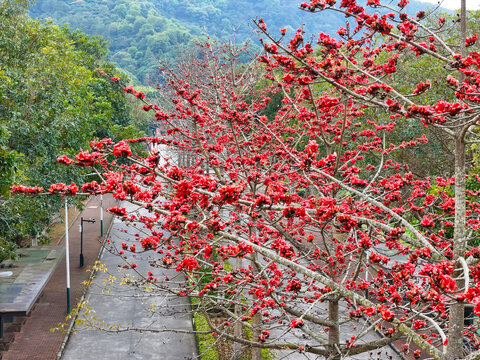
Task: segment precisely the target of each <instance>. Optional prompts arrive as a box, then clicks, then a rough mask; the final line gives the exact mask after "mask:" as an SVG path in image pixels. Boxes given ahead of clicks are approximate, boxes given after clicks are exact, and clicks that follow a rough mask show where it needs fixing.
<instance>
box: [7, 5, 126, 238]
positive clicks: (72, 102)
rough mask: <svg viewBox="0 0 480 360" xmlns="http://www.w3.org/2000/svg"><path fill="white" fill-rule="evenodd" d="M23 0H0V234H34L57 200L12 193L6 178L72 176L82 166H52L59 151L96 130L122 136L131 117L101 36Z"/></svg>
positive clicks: (80, 143)
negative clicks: (37, 16)
mask: <svg viewBox="0 0 480 360" xmlns="http://www.w3.org/2000/svg"><path fill="white" fill-rule="evenodd" d="M28 5H29V4H28V3H22V2H12V1H1V2H0V57H1V58H2V63H1V64H0V168H1V171H0V207H1V210H0V237H1V239H2V240H15V239H18V240H19V239H21V238H23V237H25V236H38V235H39V233H40V232H41V231H42V230H43V229H44V227H45V224H47V223H48V222H49V221H50V218H51V217H52V215H53V214H54V212H55V209H56V208H57V207H58V203H59V201H58V199H57V200H56V201H55V200H54V199H53V198H52V199H29V200H26V201H22V200H18V201H12V199H11V198H10V192H9V188H10V186H11V185H13V184H14V183H18V182H24V183H31V184H36V185H39V186H47V185H48V184H50V183H51V182H53V181H54V180H57V179H65V181H66V180H67V179H71V180H75V181H79V179H80V176H81V175H82V172H81V171H78V170H73V171H72V170H71V169H61V168H58V167H57V166H56V158H57V157H58V155H59V153H67V154H73V153H74V152H76V151H78V149H81V148H86V147H87V146H88V142H89V141H90V140H91V139H92V138H95V137H99V138H104V137H112V138H117V139H118V138H121V137H122V136H123V133H124V132H125V131H126V130H128V129H129V128H131V127H132V126H133V125H132V124H134V121H133V120H131V119H130V113H129V112H130V105H129V104H128V101H127V100H126V99H125V97H124V94H123V93H122V92H121V91H118V85H117V83H116V82H112V80H111V78H112V77H113V76H119V77H121V78H122V81H125V80H127V78H126V77H125V76H124V75H121V74H120V72H119V71H118V69H116V68H115V67H114V66H113V65H112V64H111V63H109V62H107V61H106V55H107V48H106V44H105V42H104V40H103V39H101V38H99V37H94V36H89V35H85V34H84V33H82V32H81V31H79V30H75V31H71V30H70V29H69V28H68V27H66V26H64V27H62V28H60V27H58V26H56V25H53V24H51V23H42V22H40V21H39V20H33V19H31V18H29V17H28V15H27V6H28ZM107 73H108V74H109V75H108V76H107V77H106V76H105V74H107ZM118 81H120V78H119V80H118ZM131 133H132V132H131V131H130V134H131Z"/></svg>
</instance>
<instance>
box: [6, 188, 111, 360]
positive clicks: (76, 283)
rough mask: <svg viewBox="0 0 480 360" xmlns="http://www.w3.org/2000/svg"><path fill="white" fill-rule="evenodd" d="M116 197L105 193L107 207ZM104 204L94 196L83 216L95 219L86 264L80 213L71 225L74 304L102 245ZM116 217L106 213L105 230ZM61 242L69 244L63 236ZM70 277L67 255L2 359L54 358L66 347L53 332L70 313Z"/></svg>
mask: <svg viewBox="0 0 480 360" xmlns="http://www.w3.org/2000/svg"><path fill="white" fill-rule="evenodd" d="M115 203H116V202H115V200H114V199H113V198H112V197H111V196H108V197H107V196H105V197H104V201H103V207H104V208H108V207H111V206H114V204H115ZM99 206H100V204H99V199H97V198H95V197H94V198H92V199H91V200H90V201H89V202H88V203H87V205H86V207H85V209H84V211H83V212H82V214H81V215H80V216H83V217H84V218H95V219H96V220H97V222H96V223H95V224H88V223H87V224H84V244H83V245H84V246H83V254H84V256H85V265H84V267H83V268H80V267H79V250H80V233H79V231H78V226H79V224H80V216H79V217H78V218H77V219H76V221H75V222H74V223H73V224H72V225H71V227H70V231H69V235H70V271H71V296H72V307H73V306H75V304H76V303H77V302H78V301H79V300H80V298H81V296H82V294H83V292H84V285H83V281H85V280H87V279H88V277H89V275H90V273H89V272H87V271H86V270H87V269H88V268H90V267H91V266H92V264H93V262H94V261H95V259H96V257H97V255H98V253H99V250H100V248H101V238H100V221H99V219H100V207H99ZM111 219H112V216H111V215H110V214H107V213H106V212H104V229H105V230H106V229H108V226H109V224H110V223H111ZM58 245H65V239H63V240H62V241H61V242H60V243H59V244H58ZM66 298H67V296H66V276H65V258H64V259H63V260H62V262H61V263H60V264H59V266H58V267H57V269H56V270H55V273H54V274H53V275H52V278H51V279H50V281H49V282H48V284H47V286H46V287H45V289H44V292H43V295H42V296H41V297H40V299H39V301H38V302H37V304H36V306H35V308H34V310H33V311H32V313H31V316H30V317H28V318H27V321H26V322H25V324H23V326H22V328H21V332H19V333H17V334H15V341H14V342H13V343H12V344H11V345H10V348H9V350H8V352H5V353H4V354H3V357H2V360H54V359H56V356H57V353H58V351H59V350H60V348H61V346H62V342H63V339H64V334H61V333H60V332H54V333H52V332H50V329H52V328H55V327H57V326H58V324H59V323H61V322H63V321H64V320H65V316H66V311H67V308H66Z"/></svg>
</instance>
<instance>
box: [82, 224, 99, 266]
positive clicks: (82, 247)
mask: <svg viewBox="0 0 480 360" xmlns="http://www.w3.org/2000/svg"><path fill="white" fill-rule="evenodd" d="M84 222H89V223H94V222H95V219H84V218H83V217H82V218H80V226H79V230H80V267H83V263H84V257H83V223H84Z"/></svg>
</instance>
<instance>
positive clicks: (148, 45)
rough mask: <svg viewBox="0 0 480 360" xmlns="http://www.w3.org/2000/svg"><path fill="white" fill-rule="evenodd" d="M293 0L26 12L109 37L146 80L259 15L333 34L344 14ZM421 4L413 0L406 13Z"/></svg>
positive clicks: (98, 2)
mask: <svg viewBox="0 0 480 360" xmlns="http://www.w3.org/2000/svg"><path fill="white" fill-rule="evenodd" d="M299 4H300V1H298V0H270V1H258V0H215V1H214V0H135V1H130V0H76V1H73V2H72V1H70V0H37V1H36V4H35V5H34V6H32V7H31V9H30V14H31V16H33V17H37V18H51V19H52V20H53V21H54V22H55V23H57V24H63V23H69V24H70V27H71V28H74V29H75V28H80V29H81V30H82V31H84V32H86V33H87V34H93V35H101V36H103V37H104V38H105V39H106V40H108V41H109V43H110V46H109V50H110V58H111V59H112V60H113V61H114V62H115V63H116V64H117V65H118V66H119V67H121V68H122V69H123V70H125V71H127V72H129V73H131V74H133V75H135V76H136V77H137V79H138V80H139V81H141V82H144V83H148V82H149V76H150V75H152V74H155V69H156V67H157V65H158V62H157V61H156V60H158V59H162V60H165V59H175V58H177V57H178V56H179V55H181V54H182V53H183V52H184V51H185V49H186V48H187V47H188V46H191V45H192V44H193V43H195V42H198V41H205V40H206V38H207V36H211V37H213V38H216V39H222V40H225V39H231V38H233V36H235V39H236V40H237V41H240V42H243V41H245V40H247V39H249V38H252V39H253V40H254V42H257V41H258V37H257V36H256V35H255V34H252V29H253V23H252V19H254V18H257V17H262V18H263V19H264V20H265V22H266V23H267V25H268V26H269V28H270V29H271V30H272V31H273V32H277V33H278V30H279V29H280V28H287V36H288V35H289V34H293V33H294V31H295V30H296V29H298V28H299V27H300V26H302V24H305V27H304V30H305V31H306V33H307V35H308V34H316V33H318V32H321V31H323V32H325V33H330V34H332V33H334V32H335V31H336V29H338V27H340V26H343V25H344V24H345V17H344V16H342V15H340V14H339V15H338V16H332V14H330V13H329V14H325V15H324V14H311V13H307V12H304V11H301V10H299V9H298V6H299ZM422 5H423V4H421V3H414V4H412V6H410V12H414V11H417V10H418V9H419V8H420V7H422Z"/></svg>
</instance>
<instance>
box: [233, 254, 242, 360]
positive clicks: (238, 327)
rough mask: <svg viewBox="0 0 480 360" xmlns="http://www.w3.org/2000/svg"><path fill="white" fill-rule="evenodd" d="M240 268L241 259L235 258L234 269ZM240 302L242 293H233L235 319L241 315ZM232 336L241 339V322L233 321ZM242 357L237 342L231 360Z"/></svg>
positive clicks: (240, 348) (239, 345)
mask: <svg viewBox="0 0 480 360" xmlns="http://www.w3.org/2000/svg"><path fill="white" fill-rule="evenodd" d="M241 267H242V259H240V258H237V261H236V264H235V269H239V268H241ZM241 301H242V292H241V291H238V292H237V293H235V310H234V312H235V317H236V318H237V319H238V318H239V317H240V314H241V307H240V304H241ZM233 336H235V338H236V339H241V338H242V322H241V321H235V324H234V325H233ZM241 355H242V344H240V343H238V342H236V341H235V342H234V343H233V354H232V359H238V358H239V357H240V356H241Z"/></svg>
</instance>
